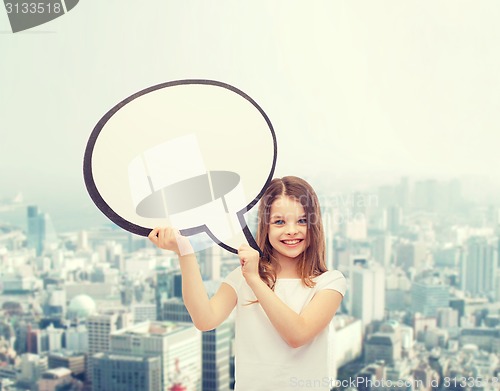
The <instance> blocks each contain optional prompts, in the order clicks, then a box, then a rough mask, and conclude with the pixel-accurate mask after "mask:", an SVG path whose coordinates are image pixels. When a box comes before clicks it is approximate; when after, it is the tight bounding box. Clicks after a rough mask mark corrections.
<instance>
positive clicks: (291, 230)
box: [286, 223, 298, 235]
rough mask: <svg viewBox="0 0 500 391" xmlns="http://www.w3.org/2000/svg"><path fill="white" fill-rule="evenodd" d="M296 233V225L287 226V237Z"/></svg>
mask: <svg viewBox="0 0 500 391" xmlns="http://www.w3.org/2000/svg"><path fill="white" fill-rule="evenodd" d="M297 232H298V229H297V225H296V224H294V223H291V224H288V225H287V231H286V233H287V234H288V235H295V234H296V233H297Z"/></svg>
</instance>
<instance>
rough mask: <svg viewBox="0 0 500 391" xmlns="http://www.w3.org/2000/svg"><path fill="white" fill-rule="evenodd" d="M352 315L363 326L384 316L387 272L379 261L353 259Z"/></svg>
mask: <svg viewBox="0 0 500 391" xmlns="http://www.w3.org/2000/svg"><path fill="white" fill-rule="evenodd" d="M350 281H351V289H350V290H349V291H350V292H351V315H352V316H354V317H356V318H358V319H361V322H362V324H363V327H366V326H367V325H368V324H369V323H370V322H372V321H374V320H382V319H383V318H384V310H385V309H384V304H385V272H384V269H383V268H382V267H381V266H380V264H378V263H377V262H366V261H365V262H356V261H353V266H352V271H351V279H350Z"/></svg>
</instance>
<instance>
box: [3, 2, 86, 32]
mask: <svg viewBox="0 0 500 391" xmlns="http://www.w3.org/2000/svg"><path fill="white" fill-rule="evenodd" d="M78 2H79V0H42V1H40V0H37V1H27V0H4V5H5V9H6V11H7V15H8V17H9V22H10V27H11V29H12V32H13V33H17V32H19V31H23V30H28V29H30V28H33V27H36V26H40V25H41V24H44V23H47V22H50V21H51V20H54V19H56V18H59V17H60V16H63V15H64V14H65V13H67V12H69V11H70V10H72V9H73V8H75V6H76V5H77V4H78Z"/></svg>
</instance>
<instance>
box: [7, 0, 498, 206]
mask: <svg viewBox="0 0 500 391" xmlns="http://www.w3.org/2000/svg"><path fill="white" fill-rule="evenodd" d="M499 20H500V2H498V1H497V0H491V1H486V0H482V1H480V2H474V1H451V0H447V1H442V0H418V1H408V0H405V1H398V0H392V1H369V0H366V1H356V2H353V1H331V0H328V1H326V0H325V1H319V0H314V1H306V0H303V1H290V0H286V1H285V0H283V1H274V0H273V1H269V0H265V1H264V0H258V1H256V0H252V1H234V0H231V1H230V0H223V1H217V2H206V1H186V0H183V1H167V0H149V1H137V0H106V1H103V0H80V3H79V4H78V5H77V6H76V7H75V8H74V9H73V10H72V11H70V12H69V13H68V14H66V15H64V16H63V17H61V18H58V19H56V20H54V21H52V22H50V23H47V24H45V25H42V26H39V27H37V28H34V29H32V30H28V31H27V32H24V33H23V32H21V33H16V34H12V33H11V32H10V26H9V23H8V19H7V14H6V12H5V11H3V10H0V53H1V54H0V55H1V61H0V96H1V99H2V105H1V107H0V128H1V136H0V170H1V171H0V172H1V176H0V183H1V188H0V196H1V197H6V196H9V195H13V194H14V193H15V192H16V191H17V190H23V191H24V192H25V194H27V195H28V196H30V195H31V198H35V196H41V197H44V198H46V199H52V200H57V202H64V200H65V199H81V200H83V201H82V205H83V204H85V208H92V207H93V205H91V203H89V202H87V201H88V196H87V193H86V190H85V186H84V183H83V175H82V162H83V153H84V150H85V146H86V142H87V139H88V137H89V135H90V133H91V131H92V129H93V128H94V126H95V125H96V123H97V121H98V120H99V119H100V118H101V117H102V116H103V115H104V113H106V112H107V111H108V110H109V109H110V108H111V107H112V106H113V105H115V104H116V103H118V102H119V101H121V100H122V99H124V98H126V97H127V96H129V95H131V94H133V93H134V92H136V91H139V90H141V89H143V88H146V87H149V86H151V85H155V84H158V83H162V82H166V81H170V80H176V79H191V78H201V79H214V80H219V81H223V82H226V83H229V84H232V85H234V86H235V87H237V88H239V89H241V90H243V91H244V92H246V93H247V94H249V95H250V96H251V97H252V98H253V99H255V100H256V101H257V102H258V103H259V104H260V106H261V107H262V108H263V109H264V111H265V112H266V113H267V114H268V116H269V117H270V119H271V121H272V123H273V125H274V128H275V131H276V135H277V139H278V164H277V168H276V174H277V175H284V174H294V175H299V176H308V175H310V174H312V173H318V172H319V173H322V175H325V176H328V177H334V178H335V177H338V178H343V179H345V178H350V177H355V176H359V177H362V178H377V177H383V176H391V175H399V174H404V173H408V174H417V175H419V174H420V175H429V176H431V175H438V176H453V175H462V174H481V175H485V176H488V177H491V178H494V180H496V179H498V178H500V175H499V174H498V168H499V166H500V164H499V163H500V158H499V153H498V149H499V145H500V114H499V113H500V111H499V107H500V72H499V71H498V70H499V69H500V44H499V43H500V23H498V21H499ZM241 149H242V158H244V159H248V162H249V164H251V162H252V160H254V159H258V158H259V157H258V153H257V151H244V145H241ZM243 151H244V152H243ZM367 180H368V179H367Z"/></svg>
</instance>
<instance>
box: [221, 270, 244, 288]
mask: <svg viewBox="0 0 500 391" xmlns="http://www.w3.org/2000/svg"><path fill="white" fill-rule="evenodd" d="M243 279H244V277H243V274H242V273H241V266H238V267H237V268H236V269H234V270H233V271H232V272H231V273H229V274H228V275H227V276H226V278H224V280H222V282H225V283H226V284H228V285H229V286H231V287H233V289H234V290H235V292H236V293H238V291H239V289H240V286H241V283H242V282H243Z"/></svg>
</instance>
